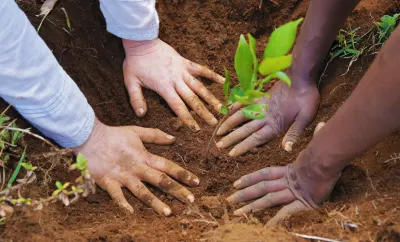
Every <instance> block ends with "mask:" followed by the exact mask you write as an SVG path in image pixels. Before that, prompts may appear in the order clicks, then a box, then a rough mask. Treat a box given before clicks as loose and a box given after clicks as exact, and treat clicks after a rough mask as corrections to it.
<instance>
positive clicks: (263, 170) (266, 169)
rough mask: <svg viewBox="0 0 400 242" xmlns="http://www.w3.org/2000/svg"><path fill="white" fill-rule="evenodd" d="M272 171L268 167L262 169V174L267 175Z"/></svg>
mask: <svg viewBox="0 0 400 242" xmlns="http://www.w3.org/2000/svg"><path fill="white" fill-rule="evenodd" d="M270 172H271V169H270V168H268V167H266V168H263V169H261V170H260V173H261V175H263V176H266V175H268V174H269V173H270Z"/></svg>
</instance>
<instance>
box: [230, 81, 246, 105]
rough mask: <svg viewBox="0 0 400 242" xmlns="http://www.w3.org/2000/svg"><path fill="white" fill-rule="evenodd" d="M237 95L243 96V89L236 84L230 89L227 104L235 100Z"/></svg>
mask: <svg viewBox="0 0 400 242" xmlns="http://www.w3.org/2000/svg"><path fill="white" fill-rule="evenodd" d="M237 96H239V97H241V96H244V90H243V88H241V87H240V86H239V85H236V86H235V87H234V88H233V89H232V91H231V94H230V95H229V99H228V104H232V103H234V102H236V101H237V100H236V97H237Z"/></svg>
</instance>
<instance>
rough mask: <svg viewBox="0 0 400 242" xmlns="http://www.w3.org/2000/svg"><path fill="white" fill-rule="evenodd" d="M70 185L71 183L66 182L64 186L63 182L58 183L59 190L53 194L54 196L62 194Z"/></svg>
mask: <svg viewBox="0 0 400 242" xmlns="http://www.w3.org/2000/svg"><path fill="white" fill-rule="evenodd" d="M69 184H70V183H69V182H66V183H64V184H62V183H61V182H59V181H57V182H56V187H57V189H56V190H55V191H54V192H53V194H52V196H57V195H58V194H60V193H61V192H62V191H64V190H65V189H67V187H68V186H69Z"/></svg>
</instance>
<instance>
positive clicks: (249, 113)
mask: <svg viewBox="0 0 400 242" xmlns="http://www.w3.org/2000/svg"><path fill="white" fill-rule="evenodd" d="M267 109H268V105H267V104H253V105H250V106H247V107H245V108H243V109H242V112H243V115H244V116H245V117H246V118H249V119H254V120H259V119H263V118H265V117H266V113H267V111H268V110H267Z"/></svg>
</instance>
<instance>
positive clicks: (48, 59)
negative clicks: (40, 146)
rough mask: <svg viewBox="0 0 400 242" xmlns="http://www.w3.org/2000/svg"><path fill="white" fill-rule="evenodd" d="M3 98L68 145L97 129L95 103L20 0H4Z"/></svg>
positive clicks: (0, 21)
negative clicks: (37, 29) (89, 100)
mask: <svg viewBox="0 0 400 242" xmlns="http://www.w3.org/2000/svg"><path fill="white" fill-rule="evenodd" d="M0 97H2V98H3V99H4V100H6V101H7V102H8V103H10V104H11V105H13V106H14V107H15V108H16V109H17V110H18V112H19V113H20V114H21V115H22V116H24V117H25V118H26V119H27V120H28V121H29V122H30V123H31V124H32V125H34V126H35V127H37V128H38V129H39V130H40V131H41V132H42V133H43V134H45V135H46V136H48V137H49V138H51V139H53V140H54V141H56V142H57V143H58V144H60V145H61V146H63V147H76V146H79V145H81V144H83V143H84V142H85V141H86V140H87V139H88V137H89V136H90V134H91V132H92V130H93V125H94V118H95V115H94V112H93V109H92V107H91V106H90V105H89V103H88V102H87V100H86V98H85V96H84V95H83V93H82V92H81V91H80V90H79V88H78V86H77V85H76V84H75V82H74V81H73V80H72V79H71V78H70V77H69V76H68V74H67V73H65V71H64V70H63V68H62V67H61V66H60V65H59V63H58V62H57V60H56V59H55V58H54V56H53V53H52V52H51V51H50V49H49V48H48V47H47V46H46V44H45V43H44V41H43V40H42V39H41V38H40V37H39V35H38V34H37V33H36V31H35V29H34V28H33V26H32V25H31V24H30V22H29V20H28V18H27V17H26V16H25V14H24V13H23V12H22V11H21V10H20V9H19V7H18V6H17V4H16V3H15V1H14V0H2V1H0Z"/></svg>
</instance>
